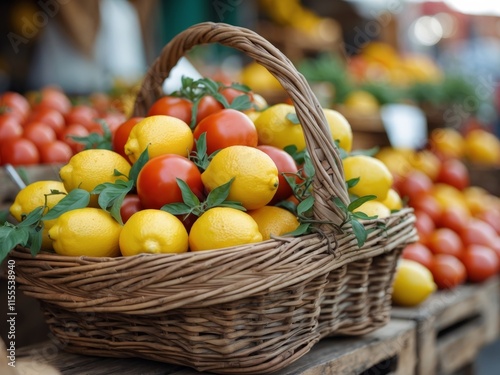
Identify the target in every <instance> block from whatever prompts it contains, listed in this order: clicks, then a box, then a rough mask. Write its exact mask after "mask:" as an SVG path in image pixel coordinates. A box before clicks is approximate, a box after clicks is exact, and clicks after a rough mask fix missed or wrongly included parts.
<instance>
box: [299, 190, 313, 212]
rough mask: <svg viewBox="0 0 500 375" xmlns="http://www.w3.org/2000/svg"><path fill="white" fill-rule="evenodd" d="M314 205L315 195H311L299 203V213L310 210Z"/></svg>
mask: <svg viewBox="0 0 500 375" xmlns="http://www.w3.org/2000/svg"><path fill="white" fill-rule="evenodd" d="M313 205H314V197H313V196H312V195H309V196H308V197H307V198H306V199H304V200H303V201H302V202H300V203H299V204H298V205H297V215H299V216H301V215H303V214H304V213H306V212H307V211H309V210H310V209H311V208H312V207H313Z"/></svg>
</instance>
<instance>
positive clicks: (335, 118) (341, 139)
mask: <svg viewBox="0 0 500 375" xmlns="http://www.w3.org/2000/svg"><path fill="white" fill-rule="evenodd" d="M323 112H324V114H325V117H326V121H327V122H328V126H329V127H330V132H331V133H332V138H333V140H334V141H338V143H339V146H340V147H342V148H343V149H344V150H345V151H346V152H351V150H352V129H351V125H350V124H349V121H347V119H346V118H345V117H344V115H343V114H341V113H340V112H338V111H335V110H334V109H329V108H323Z"/></svg>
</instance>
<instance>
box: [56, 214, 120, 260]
mask: <svg viewBox="0 0 500 375" xmlns="http://www.w3.org/2000/svg"><path fill="white" fill-rule="evenodd" d="M121 230H122V226H121V225H120V224H118V222H117V221H116V220H115V219H113V218H112V217H111V215H110V214H109V213H107V212H106V211H104V210H101V209H100V208H93V207H85V208H78V209H76V210H72V211H68V212H65V213H63V214H62V215H61V216H59V217H58V218H57V219H56V222H55V224H54V225H53V226H52V228H50V229H49V237H50V238H51V239H52V241H53V246H54V250H55V252H56V253H57V254H59V255H68V256H91V257H114V256H117V255H119V254H120V248H119V245H118V240H119V237H120V232H121Z"/></svg>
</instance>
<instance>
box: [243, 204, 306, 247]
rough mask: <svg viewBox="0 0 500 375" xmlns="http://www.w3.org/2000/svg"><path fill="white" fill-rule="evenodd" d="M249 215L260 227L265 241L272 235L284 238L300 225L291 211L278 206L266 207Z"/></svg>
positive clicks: (250, 212)
mask: <svg viewBox="0 0 500 375" xmlns="http://www.w3.org/2000/svg"><path fill="white" fill-rule="evenodd" d="M248 214H249V215H250V216H251V217H252V218H253V219H254V220H255V222H256V223H257V225H258V226H259V232H260V233H261V234H262V239H263V240H268V239H270V238H271V236H272V235H274V236H282V235H284V234H286V233H289V232H292V231H294V230H295V229H297V228H298V226H299V225H300V223H299V220H298V219H297V217H296V216H295V215H294V214H292V213H291V212H290V211H288V210H285V209H284V208H281V207H276V206H264V207H261V208H258V209H256V210H252V211H249V212H248Z"/></svg>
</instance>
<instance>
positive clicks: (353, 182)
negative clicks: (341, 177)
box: [346, 177, 359, 189]
mask: <svg viewBox="0 0 500 375" xmlns="http://www.w3.org/2000/svg"><path fill="white" fill-rule="evenodd" d="M358 182H359V177H356V178H351V179H350V180H347V181H346V184H347V188H348V189H351V188H353V187H354V186H356V185H357V184H358Z"/></svg>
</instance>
